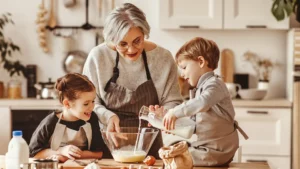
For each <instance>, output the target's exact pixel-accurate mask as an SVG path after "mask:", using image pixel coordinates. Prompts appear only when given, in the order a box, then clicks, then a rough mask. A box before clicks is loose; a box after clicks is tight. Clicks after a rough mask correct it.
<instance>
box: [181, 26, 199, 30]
mask: <svg viewBox="0 0 300 169" xmlns="http://www.w3.org/2000/svg"><path fill="white" fill-rule="evenodd" d="M179 28H184V29H186V28H194V29H199V28H200V27H199V26H198V25H180V26H179Z"/></svg>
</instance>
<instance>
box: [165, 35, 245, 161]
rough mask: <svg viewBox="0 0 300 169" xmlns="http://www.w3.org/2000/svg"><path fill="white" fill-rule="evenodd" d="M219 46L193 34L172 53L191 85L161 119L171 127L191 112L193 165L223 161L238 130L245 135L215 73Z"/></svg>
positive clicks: (227, 158)
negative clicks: (188, 93) (188, 95)
mask: <svg viewBox="0 0 300 169" xmlns="http://www.w3.org/2000/svg"><path fill="white" fill-rule="evenodd" d="M218 61H219V49H218V46H217V45H216V43H215V42H213V41H211V40H207V39H204V38H200V37H197V38H194V39H192V40H190V41H189V42H187V43H186V44H184V45H183V46H182V47H181V48H180V49H179V51H178V52H177V54H176V62H177V64H178V66H179V67H180V68H181V69H182V76H183V78H184V79H185V80H186V81H188V83H189V84H190V85H191V86H192V87H193V88H194V89H193V90H192V91H191V95H194V97H193V96H191V98H190V100H189V101H187V102H184V103H182V104H181V105H178V106H176V107H174V108H173V109H170V110H169V111H168V112H167V113H166V115H165V116H164V119H163V123H164V126H165V128H166V129H167V130H172V129H174V126H175V121H176V119H178V118H181V117H185V116H191V117H192V119H194V120H195V121H196V130H195V134H196V135H197V137H198V138H197V141H195V142H193V143H192V145H191V147H189V152H190V153H191V155H192V158H193V163H194V166H221V165H227V164H228V163H230V162H231V161H232V159H233V156H234V154H235V152H236V150H237V148H238V147H239V139H238V133H237V131H236V129H238V130H239V131H241V133H242V134H243V136H244V137H245V138H247V135H246V134H245V133H244V132H243V131H242V130H241V129H240V128H239V127H238V125H237V122H236V121H235V120H234V116H235V112H234V108H233V105H232V102H231V98H230V95H229V92H228V90H227V88H226V85H225V84H224V82H223V81H222V80H221V79H220V78H219V76H217V75H215V74H214V72H213V71H214V70H215V69H216V68H217V67H218Z"/></svg>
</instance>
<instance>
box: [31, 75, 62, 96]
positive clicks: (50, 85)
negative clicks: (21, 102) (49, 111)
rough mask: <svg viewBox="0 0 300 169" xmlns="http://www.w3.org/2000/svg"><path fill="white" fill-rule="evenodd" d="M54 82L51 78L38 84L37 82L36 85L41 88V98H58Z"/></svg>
mask: <svg viewBox="0 0 300 169" xmlns="http://www.w3.org/2000/svg"><path fill="white" fill-rule="evenodd" d="M54 84H55V83H54V82H52V81H51V78H49V80H48V82H39V83H38V84H35V85H34V87H35V88H36V89H38V90H39V93H40V94H39V96H37V97H38V98H41V99H56V98H57V92H56V90H55V89H54Z"/></svg>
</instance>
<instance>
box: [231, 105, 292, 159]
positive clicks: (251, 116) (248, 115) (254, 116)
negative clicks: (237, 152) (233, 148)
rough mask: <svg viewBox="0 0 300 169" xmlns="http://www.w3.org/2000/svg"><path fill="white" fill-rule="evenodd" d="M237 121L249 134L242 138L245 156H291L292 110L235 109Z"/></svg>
mask: <svg viewBox="0 0 300 169" xmlns="http://www.w3.org/2000/svg"><path fill="white" fill-rule="evenodd" d="M235 112H236V120H237V121H238V123H239V125H240V127H241V128H242V129H243V130H244V131H245V132H246V133H247V134H248V136H249V139H248V140H244V139H243V137H242V136H240V145H241V146H242V147H243V155H246V154H247V155H253V154H255V155H290V154H291V143H290V142H291V109H289V108H235Z"/></svg>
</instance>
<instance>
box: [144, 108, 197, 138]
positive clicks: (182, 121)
mask: <svg viewBox="0 0 300 169" xmlns="http://www.w3.org/2000/svg"><path fill="white" fill-rule="evenodd" d="M139 118H140V119H143V120H146V121H148V122H149V123H150V124H151V125H152V126H153V127H155V128H158V129H161V130H164V131H167V132H169V133H171V134H174V135H177V136H180V137H182V138H185V139H189V138H191V137H192V135H193V134H194V131H195V127H196V125H195V122H194V121H193V120H191V119H190V118H189V117H183V118H179V119H177V120H176V122H175V128H174V130H166V128H165V127H164V125H163V121H162V119H163V117H159V116H158V115H156V114H155V112H151V111H150V110H149V108H148V107H147V106H143V107H142V108H141V109H140V112H139Z"/></svg>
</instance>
